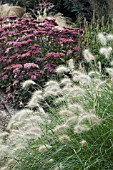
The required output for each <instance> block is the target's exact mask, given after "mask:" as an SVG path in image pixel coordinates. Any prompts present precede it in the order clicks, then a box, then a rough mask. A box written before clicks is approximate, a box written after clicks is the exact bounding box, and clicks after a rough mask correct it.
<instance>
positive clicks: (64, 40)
mask: <svg viewBox="0 0 113 170" xmlns="http://www.w3.org/2000/svg"><path fill="white" fill-rule="evenodd" d="M60 41H61V42H62V43H71V42H74V40H73V39H71V38H68V39H67V38H60Z"/></svg>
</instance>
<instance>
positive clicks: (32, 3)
mask: <svg viewBox="0 0 113 170" xmlns="http://www.w3.org/2000/svg"><path fill="white" fill-rule="evenodd" d="M46 1H47V2H51V3H53V4H54V5H55V8H56V10H58V11H60V12H62V13H63V14H64V15H66V16H70V17H71V18H72V19H73V20H76V19H77V17H78V16H80V17H86V18H87V19H88V20H90V19H91V17H92V15H93V11H95V15H96V17H97V18H101V17H102V16H103V15H104V16H105V18H106V19H108V17H109V18H112V16H113V3H112V0H59V1H58V0H46ZM41 2H45V0H26V1H24V0H1V3H11V4H14V5H20V6H23V7H26V8H27V10H28V11H29V9H30V8H31V9H33V8H37V7H38V4H39V3H41ZM36 4H37V6H36Z"/></svg>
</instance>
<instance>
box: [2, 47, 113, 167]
mask: <svg viewBox="0 0 113 170" xmlns="http://www.w3.org/2000/svg"><path fill="white" fill-rule="evenodd" d="M104 48H106V51H107V52H109V49H108V48H107V47H104ZM109 48H110V47H109ZM105 54H106V53H103V55H104V57H106V55H105ZM110 55H111V53H109V56H107V59H109V57H110ZM84 58H85V59H86V61H87V63H88V64H89V66H90V67H91V68H92V70H91V71H89V72H87V71H86V70H85V67H83V66H81V64H80V67H79V69H76V67H75V63H74V60H72V59H70V60H69V62H68V65H67V66H59V67H57V69H56V73H57V74H58V76H60V77H61V79H60V80H59V81H57V80H50V81H48V82H47V83H46V84H45V87H44V89H42V91H41V90H40V91H35V92H34V93H33V94H32V97H31V99H30V101H29V102H28V103H27V105H26V109H24V110H22V111H20V112H19V113H17V114H16V115H15V116H13V117H12V119H11V120H10V122H9V124H8V127H7V131H8V132H7V134H6V133H5V134H4V133H3V134H2V140H1V148H2V152H1V158H0V160H1V161H0V164H1V166H2V167H3V166H5V167H6V168H9V169H12V168H13V169H15V170H17V169H18V170H24V169H26V170H29V169H30V170H35V169H40V170H46V169H49V170H58V169H59V170H62V169H65V170H69V169H70V170H75V169H81V170H86V169H98V170H99V169H102V170H105V169H112V167H113V163H112V162H113V159H112V154H113V150H112V144H113V143H112V138H113V134H112V130H113V128H112V117H113V115H112V110H113V104H112V103H113V97H112V96H113V95H112V94H113V87H112V81H113V74H112V73H113V68H112V63H111V68H106V69H105V70H106V71H107V72H108V74H109V75H110V77H107V76H105V75H103V74H102V72H101V67H98V64H97V62H96V59H95V57H94V56H93V55H92V53H91V52H90V51H89V50H85V51H84ZM92 62H94V64H95V67H93V66H94V65H93V63H92ZM100 66H101V63H100ZM27 81H28V80H27ZM25 84H26V82H24V83H23V84H22V85H25ZM33 84H34V83H33V82H32V85H33ZM23 88H25V86H23ZM5 167H4V168H5Z"/></svg>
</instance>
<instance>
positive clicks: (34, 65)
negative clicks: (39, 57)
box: [24, 63, 39, 69]
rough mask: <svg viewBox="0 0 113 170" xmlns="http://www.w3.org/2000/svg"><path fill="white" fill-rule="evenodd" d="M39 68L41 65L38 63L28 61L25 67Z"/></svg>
mask: <svg viewBox="0 0 113 170" xmlns="http://www.w3.org/2000/svg"><path fill="white" fill-rule="evenodd" d="M31 67H32V68H39V66H38V65H37V64H34V63H26V64H24V68H28V69H29V68H31Z"/></svg>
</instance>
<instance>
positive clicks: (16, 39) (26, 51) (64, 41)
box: [0, 17, 83, 96]
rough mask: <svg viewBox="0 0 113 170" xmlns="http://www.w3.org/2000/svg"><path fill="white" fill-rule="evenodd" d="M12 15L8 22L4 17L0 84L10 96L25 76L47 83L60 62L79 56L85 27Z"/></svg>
mask: <svg viewBox="0 0 113 170" xmlns="http://www.w3.org/2000/svg"><path fill="white" fill-rule="evenodd" d="M9 19H10V21H9V23H8V22H6V21H3V20H2V18H0V88H3V89H5V92H7V93H8V95H9V96H11V94H12V95H13V93H15V91H16V90H17V89H18V87H19V85H20V82H22V81H23V80H24V81H25V80H28V79H32V80H33V81H36V82H38V83H43V82H44V81H47V80H48V78H51V75H52V74H54V70H55V68H56V67H57V66H58V65H59V64H64V63H66V61H67V60H68V59H70V58H75V59H76V56H77V54H78V53H79V51H80V48H79V47H80V40H81V39H82V35H83V30H82V29H79V28H66V27H65V28H64V29H63V30H58V29H56V28H55V26H56V25H57V23H56V22H55V20H48V19H44V20H42V21H38V20H35V19H33V18H15V17H9ZM7 24H9V25H7Z"/></svg>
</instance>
